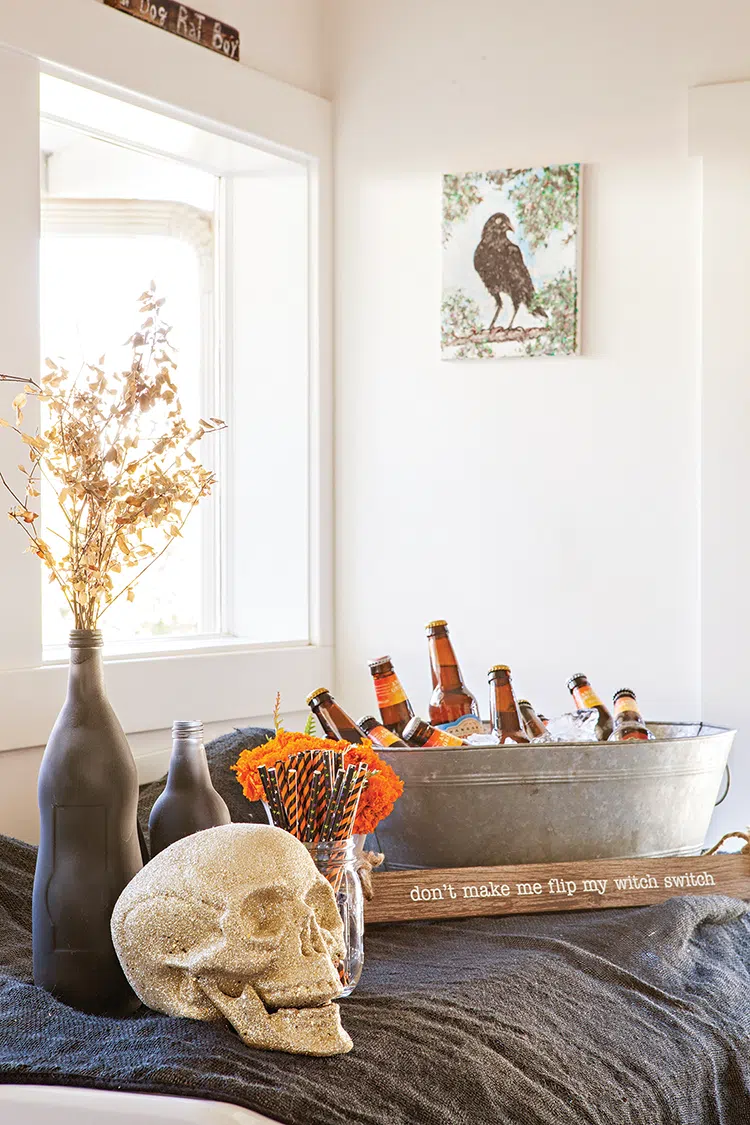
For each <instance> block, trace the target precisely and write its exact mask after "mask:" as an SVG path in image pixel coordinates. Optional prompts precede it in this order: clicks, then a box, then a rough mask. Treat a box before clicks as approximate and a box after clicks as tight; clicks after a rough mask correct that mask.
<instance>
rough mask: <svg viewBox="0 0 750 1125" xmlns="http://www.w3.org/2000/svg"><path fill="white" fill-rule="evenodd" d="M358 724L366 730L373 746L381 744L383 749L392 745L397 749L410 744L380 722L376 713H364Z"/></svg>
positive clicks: (387, 748)
mask: <svg viewBox="0 0 750 1125" xmlns="http://www.w3.org/2000/svg"><path fill="white" fill-rule="evenodd" d="M357 726H358V727H359V728H360V729H361V730H363V731H364V732H365V734H366V735H367V737H368V738H369V740H370V742H371V743H372V744H373V746H380V747H382V748H383V750H389V749H390V748H391V747H393V748H394V749H396V750H397V749H398V748H399V747H401V748H402V749H403V747H405V746H408V745H409V744H408V742H404V740H403V738H399V737H398V735H397V734H394V733H393V731H392V730H388V727H384V726H383V724H382V723H379V722H378V720H377V719H376V718H375V716H374V715H363V716H362V718H361V719H360V720H359V722H358V723H357Z"/></svg>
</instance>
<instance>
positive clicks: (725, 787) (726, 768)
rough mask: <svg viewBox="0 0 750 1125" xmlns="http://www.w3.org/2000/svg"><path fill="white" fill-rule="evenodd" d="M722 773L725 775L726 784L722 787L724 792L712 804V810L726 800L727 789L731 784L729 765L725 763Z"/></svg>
mask: <svg viewBox="0 0 750 1125" xmlns="http://www.w3.org/2000/svg"><path fill="white" fill-rule="evenodd" d="M724 773H725V774H726V778H727V783H726V785H725V786H724V792H723V793H722V795H721V796H720V797H719V799H718V801H715V802H714V808H718V806H719V805H721V804H722V803H723V802H724V801H726V799H727V794H728V793H729V788H730V786H731V784H732V775H731V773H730V772H729V763H727V765H726V766H724Z"/></svg>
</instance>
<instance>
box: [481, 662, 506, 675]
mask: <svg viewBox="0 0 750 1125" xmlns="http://www.w3.org/2000/svg"><path fill="white" fill-rule="evenodd" d="M493 672H510V668H509V667H508V665H507V664H493V665H492V667H491V668H490V670H489V671H488V673H487V675H488V676H491V675H492V673H493Z"/></svg>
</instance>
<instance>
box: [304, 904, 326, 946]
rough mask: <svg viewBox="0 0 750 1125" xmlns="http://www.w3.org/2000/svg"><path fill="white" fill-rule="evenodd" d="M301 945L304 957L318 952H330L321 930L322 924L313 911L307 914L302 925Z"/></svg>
mask: <svg viewBox="0 0 750 1125" xmlns="http://www.w3.org/2000/svg"><path fill="white" fill-rule="evenodd" d="M301 945H302V955H303V957H312V956H314V955H316V954H318V955H319V954H321V953H322V954H325V953H327V952H328V947H327V945H326V943H325V941H324V939H323V935H322V934H321V932H320V926H319V925H318V921H317V919H316V917H315V915H314V914H313V913H312V911H311V912H310V913H309V914H308V915H307V917H306V918H305V921H304V923H303V926H302V934H301Z"/></svg>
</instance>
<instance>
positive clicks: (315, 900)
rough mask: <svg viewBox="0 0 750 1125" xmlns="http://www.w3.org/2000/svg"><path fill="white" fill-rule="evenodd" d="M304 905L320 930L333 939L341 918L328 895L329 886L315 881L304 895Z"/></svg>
mask: <svg viewBox="0 0 750 1125" xmlns="http://www.w3.org/2000/svg"><path fill="white" fill-rule="evenodd" d="M305 903H306V904H307V905H308V906H309V907H310V909H311V910H312V912H313V914H314V915H315V920H316V922H317V923H318V925H319V926H320V928H321V929H322V930H325V931H326V932H327V933H328V935H329V936H330V937H331V938H333V935H334V934H336V932H337V930H339V929H340V927H341V916H340V914H339V912H338V908H337V906H336V903H335V901H334V899H333V896H332V895H331V893H330V884H329V883H327V882H325V880H323V879H321V880H320V881H317V880H316V882H315V883H313V885H312V887H311V888H310V890H309V891H308V892H307V894H306V895H305Z"/></svg>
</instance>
